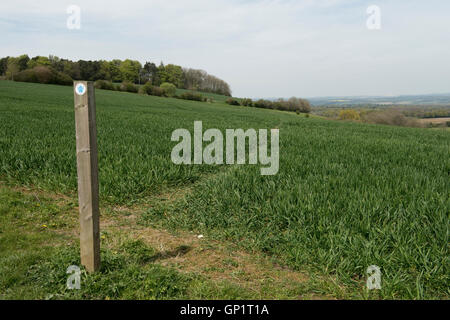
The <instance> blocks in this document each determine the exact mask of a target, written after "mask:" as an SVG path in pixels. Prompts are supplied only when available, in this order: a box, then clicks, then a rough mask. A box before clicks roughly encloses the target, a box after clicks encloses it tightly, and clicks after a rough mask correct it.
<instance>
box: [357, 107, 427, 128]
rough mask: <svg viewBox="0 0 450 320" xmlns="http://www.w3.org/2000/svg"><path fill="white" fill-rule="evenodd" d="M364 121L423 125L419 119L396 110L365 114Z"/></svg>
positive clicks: (410, 125)
mask: <svg viewBox="0 0 450 320" xmlns="http://www.w3.org/2000/svg"><path fill="white" fill-rule="evenodd" d="M363 120H364V121H366V122H370V123H376V124H387V125H391V126H401V127H422V125H421V123H420V122H419V121H418V120H417V119H413V118H408V117H406V116H405V115H404V114H402V113H401V112H399V111H396V110H385V111H374V112H370V113H368V114H366V115H364V119H363Z"/></svg>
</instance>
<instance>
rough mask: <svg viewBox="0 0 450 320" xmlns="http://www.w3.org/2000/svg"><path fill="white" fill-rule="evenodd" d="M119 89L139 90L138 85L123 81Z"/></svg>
mask: <svg viewBox="0 0 450 320" xmlns="http://www.w3.org/2000/svg"><path fill="white" fill-rule="evenodd" d="M120 91H124V92H132V93H137V92H138V91H139V90H138V87H137V86H136V85H135V84H134V83H131V82H128V81H124V82H122V84H121V85H120Z"/></svg>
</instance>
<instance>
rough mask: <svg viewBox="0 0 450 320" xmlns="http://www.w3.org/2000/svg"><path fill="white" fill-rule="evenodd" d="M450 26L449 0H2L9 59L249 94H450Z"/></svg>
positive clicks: (1, 32) (1, 36) (4, 52)
mask: <svg viewBox="0 0 450 320" xmlns="http://www.w3.org/2000/svg"><path fill="white" fill-rule="evenodd" d="M69 5H77V6H79V7H80V8H81V29H80V30H70V29H68V28H67V19H68V17H69V14H67V12H66V10H67V7H68V6H69ZM370 5H377V6H378V7H379V8H380V13H381V16H380V18H381V19H380V22H381V29H380V30H369V29H368V28H367V24H366V22H367V20H368V19H369V16H370V15H369V14H367V12H366V10H367V8H368V7H369V6H370ZM449 17H450V1H449V0H427V1H424V0H373V1H366V0H297V1H293V0H146V1H144V0H127V1H124V0H117V1H116V0H105V1H103V0H95V1H94V0H69V1H66V0H54V1H50V0H40V1H36V0H14V1H7V0H2V1H1V2H0V41H1V42H0V43H1V45H0V56H17V55H20V54H24V53H27V54H29V55H30V56H35V55H43V56H48V55H49V54H53V55H56V56H59V57H62V58H69V59H72V60H79V59H84V60H100V59H105V60H112V59H126V58H130V59H135V60H139V61H141V62H142V63H144V62H145V61H152V62H155V63H156V64H159V62H160V61H161V60H162V61H163V62H164V63H165V64H168V63H174V64H178V65H181V66H183V67H191V68H196V69H203V70H205V71H207V72H208V73H210V74H213V75H215V76H218V77H219V78H221V79H223V80H225V81H227V82H228V83H229V84H230V86H231V88H232V90H233V95H235V96H238V97H290V96H298V97H318V96H358V95H400V94H426V93H449V92H450V18H449Z"/></svg>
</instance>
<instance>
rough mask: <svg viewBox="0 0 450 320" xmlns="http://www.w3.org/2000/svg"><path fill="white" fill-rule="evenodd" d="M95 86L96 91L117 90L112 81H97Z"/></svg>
mask: <svg viewBox="0 0 450 320" xmlns="http://www.w3.org/2000/svg"><path fill="white" fill-rule="evenodd" d="M94 86H95V88H96V89H102V90H116V87H115V86H114V84H113V83H112V82H111V81H106V80H97V81H95V83H94Z"/></svg>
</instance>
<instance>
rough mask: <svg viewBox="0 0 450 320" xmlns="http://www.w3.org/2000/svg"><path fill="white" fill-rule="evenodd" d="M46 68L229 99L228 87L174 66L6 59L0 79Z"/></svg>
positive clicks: (1, 63)
mask: <svg viewBox="0 0 450 320" xmlns="http://www.w3.org/2000/svg"><path fill="white" fill-rule="evenodd" d="M36 67H46V68H49V69H51V70H52V71H55V72H59V73H62V74H65V75H67V76H69V77H70V78H72V79H74V80H88V81H97V80H107V81H111V82H123V81H127V82H131V83H135V84H144V83H147V82H149V81H150V82H151V83H152V84H153V85H155V86H160V85H161V84H163V83H165V82H166V83H171V84H173V85H175V86H176V87H177V88H183V89H191V90H199V91H207V92H213V93H218V94H224V95H228V96H231V89H230V87H229V85H228V84H227V83H226V82H225V81H223V80H221V79H218V78H217V77H214V76H212V75H209V74H208V73H206V72H205V71H203V70H194V69H188V68H182V67H181V66H177V65H174V64H168V65H164V64H163V63H162V62H161V64H160V65H159V66H156V64H154V63H153V62H146V63H145V64H144V65H142V64H141V63H140V62H139V61H135V60H130V59H126V60H112V61H105V60H99V61H85V60H79V61H76V62H74V61H71V60H68V59H61V58H59V57H56V56H49V57H42V56H36V57H34V58H30V57H29V56H28V55H22V56H19V57H5V58H2V59H0V76H5V77H6V78H8V79H11V80H14V78H15V77H16V76H17V75H18V74H19V73H21V72H23V71H25V70H32V69H34V68H36Z"/></svg>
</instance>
